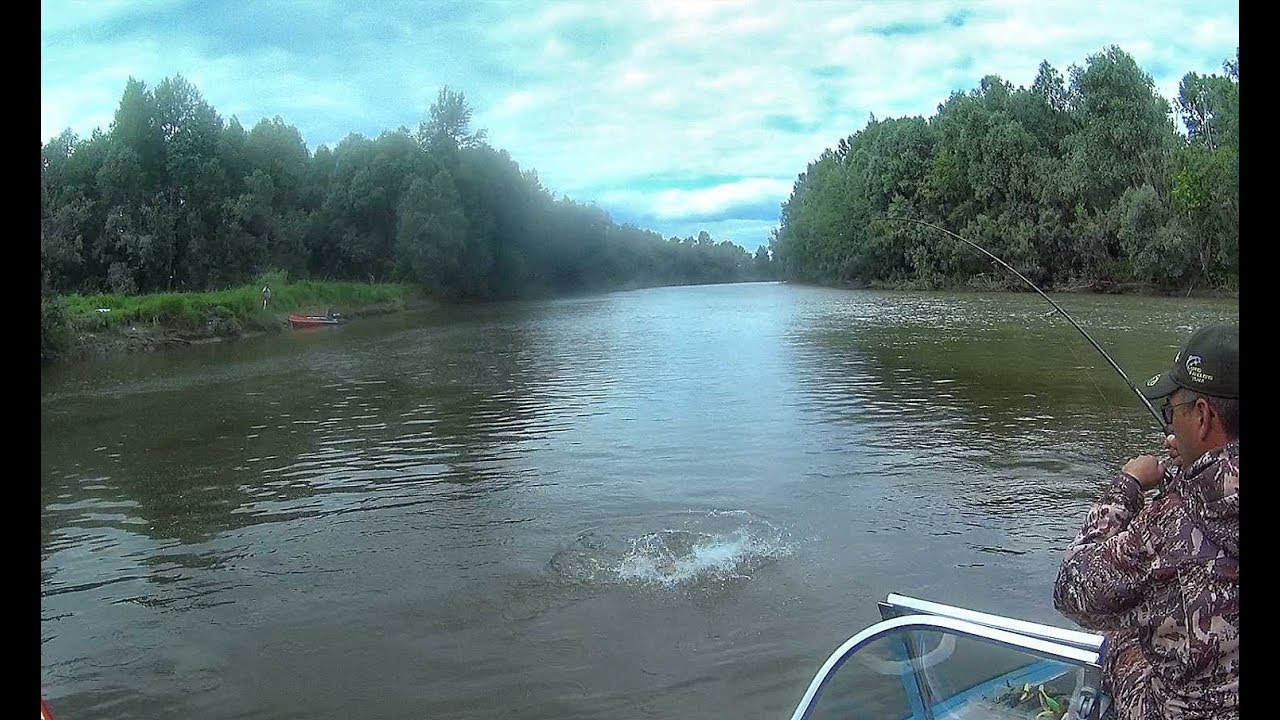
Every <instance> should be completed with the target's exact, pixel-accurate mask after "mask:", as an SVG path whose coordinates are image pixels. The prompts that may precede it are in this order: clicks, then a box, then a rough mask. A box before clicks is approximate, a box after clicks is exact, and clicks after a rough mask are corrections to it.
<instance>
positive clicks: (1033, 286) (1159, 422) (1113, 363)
mask: <svg viewBox="0 0 1280 720" xmlns="http://www.w3.org/2000/svg"><path fill="white" fill-rule="evenodd" d="M884 217H885V218H886V219H888V220H905V221H907V222H913V223H916V224H917V225H924V226H925V227H930V228H933V229H934V230H939V231H941V232H944V233H946V234H948V235H950V236H951V237H953V238H955V239H957V240H959V241H960V242H962V243H964V244H966V245H968V246H969V247H971V248H973V249H974V250H977V251H978V252H980V253H982V254H983V255H986V256H987V257H989V258H991V259H992V260H995V261H996V262H997V263H999V264H1000V266H1001V267H1003V268H1004V269H1006V270H1008V271H1009V272H1011V273H1013V274H1014V275H1017V276H1018V279H1019V280H1021V281H1022V282H1024V283H1026V284H1027V285H1028V286H1029V287H1030V288H1031V289H1032V290H1035V291H1036V292H1038V293H1040V297H1042V298H1044V299H1045V300H1048V301H1049V304H1050V305H1052V306H1053V309H1054V310H1057V311H1058V312H1059V313H1061V314H1062V317H1064V318H1066V319H1067V322H1069V323H1071V326H1072V327H1074V328H1075V329H1076V330H1079V331H1080V334H1081V335H1083V336H1084V339H1085V340H1088V341H1089V344H1090V345H1093V348H1094V349H1095V350H1097V351H1098V352H1100V353H1102V357H1104V358H1106V359H1107V362H1109V363H1111V367H1112V368H1114V369H1115V371H1116V372H1118V373H1120V377H1122V378H1124V382H1125V384H1126V385H1128V386H1129V389H1130V390H1132V391H1133V394H1134V395H1137V396H1138V399H1139V400H1141V401H1142V404H1143V405H1144V406H1146V408H1147V410H1148V411H1149V412H1150V413H1151V417H1153V418H1155V419H1156V425H1157V426H1159V428H1160V434H1161V435H1163V434H1164V432H1165V422H1164V418H1163V417H1161V416H1160V413H1159V412H1158V411H1157V410H1156V409H1155V407H1153V406H1152V405H1151V401H1150V400H1148V399H1147V396H1146V395H1143V394H1142V391H1141V390H1139V389H1138V386H1137V385H1134V384H1133V381H1132V380H1130V379H1129V376H1128V375H1126V374H1125V373H1124V370H1121V369H1120V366H1119V365H1117V364H1116V361H1115V360H1112V359H1111V356H1110V355H1108V354H1107V351H1106V350H1103V349H1102V346H1101V345H1099V344H1098V343H1097V342H1096V341H1094V339H1093V338H1092V337H1090V336H1089V333H1087V332H1085V331H1084V328H1082V327H1080V324H1079V323H1077V322H1076V321H1075V320H1074V319H1073V318H1072V317H1071V316H1070V315H1068V314H1067V311H1066V310H1063V309H1062V308H1061V307H1060V306H1059V305H1058V303H1056V302H1054V301H1053V298H1051V297H1049V296H1048V295H1045V294H1044V291H1043V290H1041V289H1040V288H1038V287H1036V284H1035V283H1033V282H1031V281H1030V280H1028V279H1026V278H1025V277H1023V276H1022V273H1020V272H1018V271H1017V270H1014V269H1013V268H1012V267H1011V266H1010V265H1009V263H1007V262H1005V261H1003V260H1001V259H1000V258H998V257H996V256H995V255H992V254H991V253H989V252H987V251H986V249H984V248H983V247H982V246H980V245H978V244H977V243H974V242H971V241H969V240H966V239H964V238H962V237H960V236H959V235H957V234H955V233H953V232H951V231H950V230H948V229H946V228H944V227H938V226H937V225H934V224H933V223H927V222H925V221H923V220H916V219H915V218H908V217H898V216H895V215H885V216H884Z"/></svg>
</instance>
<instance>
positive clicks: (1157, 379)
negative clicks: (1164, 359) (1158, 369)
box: [1147, 373, 1160, 387]
mask: <svg viewBox="0 0 1280 720" xmlns="http://www.w3.org/2000/svg"><path fill="white" fill-rule="evenodd" d="M1158 382H1160V375H1159V374H1158V373H1157V374H1155V375H1152V376H1151V379H1150V380H1148V381H1147V387H1153V386H1154V385H1155V384H1156V383H1158Z"/></svg>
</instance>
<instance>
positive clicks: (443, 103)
mask: <svg viewBox="0 0 1280 720" xmlns="http://www.w3.org/2000/svg"><path fill="white" fill-rule="evenodd" d="M470 130H471V106H470V105H469V104H467V100H466V97H464V96H463V94H462V92H461V91H459V92H454V91H453V90H450V89H449V86H448V85H446V86H444V87H442V88H440V91H439V93H437V95H436V101H435V102H434V103H432V104H431V108H430V110H429V112H428V119H427V120H426V121H424V122H423V123H422V124H421V125H419V126H418V143H419V144H420V145H421V146H422V147H424V148H426V147H430V146H431V145H434V144H436V143H438V142H441V141H447V142H449V143H451V144H452V145H453V146H454V147H459V148H469V147H475V146H477V145H479V144H481V143H482V142H483V141H484V138H485V134H486V131H485V130H479V131H477V132H475V133H472V132H470Z"/></svg>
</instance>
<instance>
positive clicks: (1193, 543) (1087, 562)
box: [1053, 324, 1240, 720]
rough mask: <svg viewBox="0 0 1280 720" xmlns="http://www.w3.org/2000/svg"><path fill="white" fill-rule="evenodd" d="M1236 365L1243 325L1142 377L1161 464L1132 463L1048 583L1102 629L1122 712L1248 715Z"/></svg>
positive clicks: (1108, 675)
mask: <svg viewBox="0 0 1280 720" xmlns="http://www.w3.org/2000/svg"><path fill="white" fill-rule="evenodd" d="M1239 361H1240V331H1239V328H1238V327H1237V326H1234V325H1224V324H1218V325H1209V326H1206V327H1203V328H1201V329H1199V330H1198V331H1196V332H1195V333H1194V334H1193V335H1192V336H1191V337H1190V339H1188V340H1187V342H1186V344H1184V345H1183V347H1182V349H1181V350H1180V351H1179V352H1178V354H1177V355H1176V356H1175V357H1174V361H1173V365H1172V366H1171V367H1170V368H1169V369H1168V370H1167V371H1166V372H1164V373H1161V374H1159V375H1156V376H1155V377H1153V378H1151V379H1150V380H1149V381H1147V384H1146V387H1145V388H1143V389H1142V394H1143V395H1145V396H1146V397H1147V398H1148V399H1150V400H1152V401H1161V400H1162V401H1163V404H1162V406H1161V411H1162V413H1163V419H1164V421H1165V423H1166V430H1165V432H1166V433H1167V434H1168V435H1167V437H1166V439H1165V447H1166V449H1167V450H1168V451H1169V455H1170V459H1169V461H1168V463H1167V466H1162V465H1161V463H1160V462H1159V461H1158V460H1157V459H1156V458H1155V457H1154V456H1152V455H1140V456H1138V457H1136V458H1133V459H1132V460H1129V461H1128V462H1127V463H1125V465H1124V466H1123V467H1122V468H1121V470H1120V473H1119V474H1118V475H1117V476H1116V477H1115V478H1113V479H1112V480H1111V482H1110V483H1109V484H1108V486H1107V487H1106V489H1105V490H1104V491H1103V492H1102V496H1101V497H1100V498H1099V499H1098V500H1097V502H1095V503H1094V505H1093V507H1092V508H1090V510H1089V513H1088V515H1087V516H1086V519H1085V523H1084V527H1083V529H1081V531H1080V535H1079V536H1078V537H1076V539H1075V541H1074V542H1072V543H1071V545H1070V547H1068V548H1067V551H1066V555H1065V557H1064V559H1063V562H1062V566H1061V568H1060V570H1059V573H1058V578H1057V582H1056V583H1055V585H1054V592H1053V600H1054V605H1055V607H1057V609H1058V610H1059V612H1061V613H1062V614H1063V615H1065V616H1067V617H1068V618H1070V619H1072V620H1074V621H1076V622H1077V623H1079V624H1080V625H1081V626H1083V627H1086V628H1089V629H1092V630H1097V631H1100V632H1103V633H1104V634H1105V635H1106V637H1107V645H1106V647H1105V650H1104V657H1103V687H1104V689H1105V690H1106V691H1107V693H1108V694H1109V695H1110V696H1111V698H1112V705H1113V708H1114V710H1115V717H1117V718H1120V719H1122V720H1124V719H1134V720H1137V719H1142V720H1148V719H1154V718H1212V719H1213V720H1220V719H1225V718H1239V716H1240V710H1239V691H1240V553H1239V551H1240V375H1239V367H1240V362H1239ZM1147 491H1155V492H1154V495H1153V496H1152V497H1151V498H1150V499H1147V498H1146V497H1144V493H1145V492H1147Z"/></svg>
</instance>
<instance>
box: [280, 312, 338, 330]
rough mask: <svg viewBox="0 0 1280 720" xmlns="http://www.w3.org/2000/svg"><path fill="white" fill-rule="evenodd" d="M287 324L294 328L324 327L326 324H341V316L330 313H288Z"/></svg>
mask: <svg viewBox="0 0 1280 720" xmlns="http://www.w3.org/2000/svg"><path fill="white" fill-rule="evenodd" d="M289 324H290V325H292V326H293V327H295V328H312V327H324V326H326V325H341V324H342V316H340V315H338V314H336V313H335V314H332V315H295V314H293V313H289Z"/></svg>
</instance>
